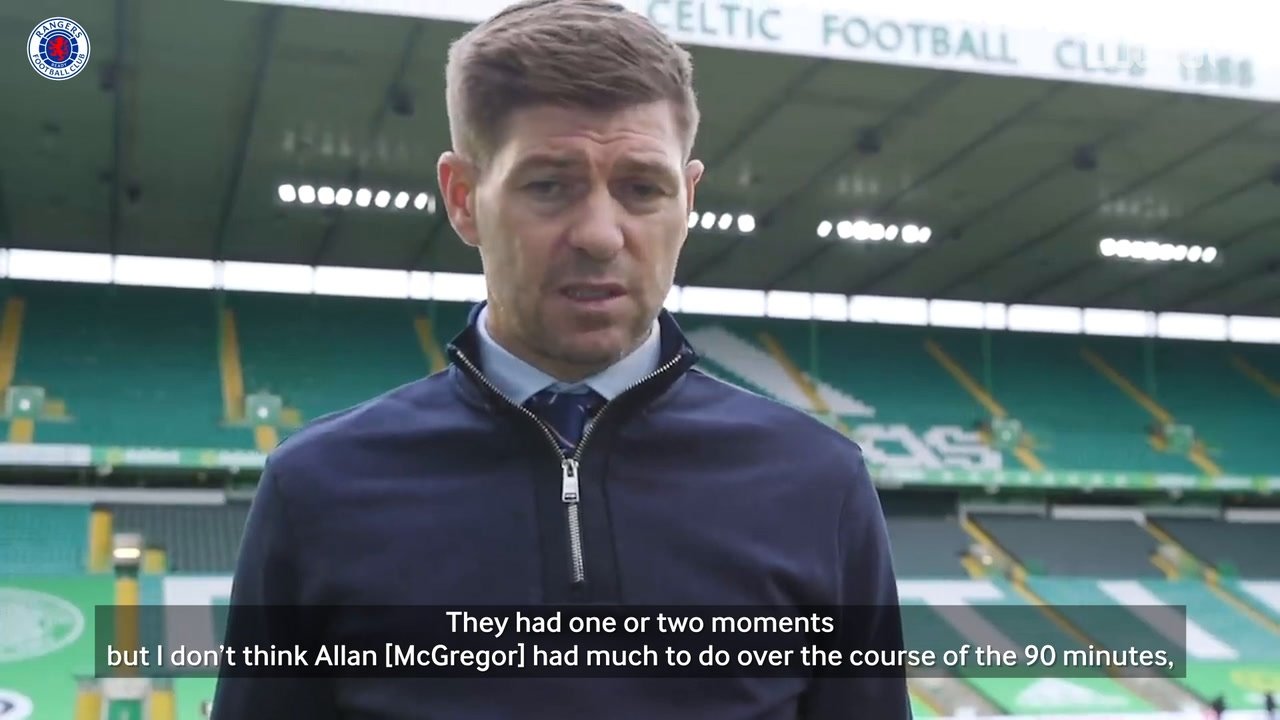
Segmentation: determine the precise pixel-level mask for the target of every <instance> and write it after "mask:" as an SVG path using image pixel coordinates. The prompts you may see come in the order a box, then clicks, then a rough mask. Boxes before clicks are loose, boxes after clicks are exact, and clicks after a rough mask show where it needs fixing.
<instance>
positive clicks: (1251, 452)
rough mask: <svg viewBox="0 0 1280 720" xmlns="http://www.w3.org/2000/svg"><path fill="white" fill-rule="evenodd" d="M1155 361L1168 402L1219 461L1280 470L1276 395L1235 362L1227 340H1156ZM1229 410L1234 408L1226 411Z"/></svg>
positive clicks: (1259, 471) (1230, 466)
mask: <svg viewBox="0 0 1280 720" xmlns="http://www.w3.org/2000/svg"><path fill="white" fill-rule="evenodd" d="M1152 353H1153V358H1152V360H1151V362H1152V363H1153V365H1154V369H1155V378H1156V382H1157V386H1156V388H1155V389H1156V390H1157V391H1158V393H1159V394H1158V397H1159V399H1160V401H1161V403H1162V404H1163V405H1165V406H1166V407H1169V408H1176V409H1177V415H1178V416H1179V417H1180V418H1181V419H1182V421H1183V422H1187V423H1189V424H1190V425H1191V426H1192V427H1193V428H1194V429H1195V432H1196V435H1197V436H1198V437H1203V442H1204V444H1205V445H1206V450H1207V452H1209V453H1211V454H1212V457H1213V461H1214V462H1215V463H1216V464H1217V465H1220V466H1221V467H1223V468H1224V469H1225V470H1227V471H1230V472H1231V473H1236V474H1248V475H1263V474H1270V473H1275V472H1276V465H1277V457H1276V453H1275V449H1274V445H1273V442H1274V436H1275V427H1276V425H1277V418H1280V406H1277V404H1276V398H1274V397H1272V396H1271V395H1270V394H1268V393H1267V392H1265V391H1264V392H1259V390H1260V389H1263V390H1265V386H1261V387H1260V386H1259V384H1258V383H1257V382H1256V381H1255V380H1251V379H1250V378H1248V377H1246V376H1245V375H1243V374H1241V373H1240V372H1239V371H1237V370H1236V369H1234V368H1232V366H1231V355H1230V354H1229V351H1228V348H1227V347H1225V346H1224V345H1223V343H1211V342H1191V341H1180V342H1178V343H1177V345H1176V346H1174V345H1173V344H1171V343H1170V342H1169V341H1155V344H1154V349H1153V350H1152ZM1224 408H1229V410H1228V411H1224Z"/></svg>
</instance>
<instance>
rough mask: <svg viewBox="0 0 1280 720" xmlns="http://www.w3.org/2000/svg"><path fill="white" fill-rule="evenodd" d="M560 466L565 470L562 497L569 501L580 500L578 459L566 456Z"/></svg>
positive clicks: (561, 489)
mask: <svg viewBox="0 0 1280 720" xmlns="http://www.w3.org/2000/svg"><path fill="white" fill-rule="evenodd" d="M560 467H561V469H562V470H563V471H564V473H563V475H562V477H563V483H562V484H561V486H560V498H561V499H562V500H564V501H565V502H567V503H574V502H578V461H577V460H574V459H573V458H566V459H565V460H564V462H563V463H561V464H560Z"/></svg>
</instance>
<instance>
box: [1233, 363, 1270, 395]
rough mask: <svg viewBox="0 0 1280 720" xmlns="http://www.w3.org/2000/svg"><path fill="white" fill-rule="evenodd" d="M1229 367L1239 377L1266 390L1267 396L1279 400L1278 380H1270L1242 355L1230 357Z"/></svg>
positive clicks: (1268, 376)
mask: <svg viewBox="0 0 1280 720" xmlns="http://www.w3.org/2000/svg"><path fill="white" fill-rule="evenodd" d="M1231 366H1232V367H1233V368H1235V369H1236V371H1237V372H1239V373H1240V374H1241V375H1244V376H1245V377H1246V378H1248V379H1249V380H1251V381H1253V382H1254V383H1256V384H1257V385H1259V386H1260V387H1261V388H1262V389H1263V390H1266V391H1267V393H1268V394H1270V395H1271V396H1273V397H1275V398H1276V399H1280V380H1276V379H1274V378H1272V377H1271V376H1270V375H1268V374H1267V373H1265V372H1263V371H1262V370H1261V369H1259V368H1258V367H1257V366H1256V365H1254V364H1253V363H1252V362H1250V361H1249V360H1248V359H1247V358H1245V357H1244V356H1242V355H1232V356H1231Z"/></svg>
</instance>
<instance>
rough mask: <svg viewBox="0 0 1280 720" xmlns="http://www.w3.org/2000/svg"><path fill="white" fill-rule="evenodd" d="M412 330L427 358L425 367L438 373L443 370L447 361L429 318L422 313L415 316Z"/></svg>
mask: <svg viewBox="0 0 1280 720" xmlns="http://www.w3.org/2000/svg"><path fill="white" fill-rule="evenodd" d="M413 330H414V332H416V333H417V334H418V344H419V345H421V346H422V354H423V355H425V356H426V358H427V367H428V369H429V370H430V372H432V373H438V372H440V371H441V370H444V369H445V367H446V366H447V365H448V364H449V361H448V358H446V357H445V354H444V350H443V349H442V348H441V346H440V342H439V340H438V339H437V338H436V334H435V329H434V328H433V327H432V324H431V319H430V318H428V317H425V316H423V315H419V316H417V317H415V318H414V319H413Z"/></svg>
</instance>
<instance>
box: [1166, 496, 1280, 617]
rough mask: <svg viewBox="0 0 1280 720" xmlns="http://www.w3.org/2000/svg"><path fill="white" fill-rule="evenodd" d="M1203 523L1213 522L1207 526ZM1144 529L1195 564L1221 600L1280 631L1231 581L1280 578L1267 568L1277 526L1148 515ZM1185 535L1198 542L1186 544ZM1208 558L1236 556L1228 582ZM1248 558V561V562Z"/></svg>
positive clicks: (1272, 550) (1271, 554)
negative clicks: (1241, 570)
mask: <svg viewBox="0 0 1280 720" xmlns="http://www.w3.org/2000/svg"><path fill="white" fill-rule="evenodd" d="M1202 523H1210V524H1211V525H1210V526H1206V525H1203V524H1202ZM1166 526H1168V527H1172V528H1175V530H1174V531H1175V532H1178V533H1179V535H1180V537H1175V536H1174V535H1172V534H1170V532H1169V531H1168V530H1167V529H1166ZM1143 528H1145V529H1146V530H1147V532H1149V533H1151V535H1152V537H1155V538H1156V539H1158V540H1160V541H1161V542H1163V543H1165V544H1166V545H1168V546H1169V547H1171V548H1173V549H1174V550H1175V551H1176V552H1177V553H1179V554H1180V555H1182V556H1183V557H1184V558H1186V559H1187V560H1189V561H1190V562H1191V563H1192V564H1193V565H1195V566H1196V567H1197V568H1198V570H1199V572H1200V578H1201V579H1202V580H1203V581H1204V586H1205V587H1206V588H1208V590H1209V591H1210V592H1212V593H1213V594H1214V595H1216V596H1217V597H1218V598H1219V599H1221V600H1222V601H1223V602H1225V603H1226V604H1227V605H1230V606H1231V607H1232V608H1233V609H1235V610H1236V611H1237V612H1240V613H1243V614H1244V615H1247V616H1248V617H1249V618H1250V619H1252V620H1253V621H1254V622H1256V623H1258V624H1259V625H1262V626H1264V627H1266V628H1268V629H1269V630H1271V631H1272V632H1274V633H1276V634H1280V621H1277V620H1276V619H1275V618H1273V617H1271V616H1270V613H1267V612H1266V611H1265V610H1261V609H1259V608H1258V607H1257V603H1256V602H1255V601H1254V599H1253V598H1252V597H1250V596H1249V595H1248V594H1247V593H1242V592H1241V588H1240V587H1239V585H1238V584H1237V583H1235V582H1231V581H1230V580H1233V579H1234V578H1236V577H1263V578H1266V577H1270V578H1275V577H1280V574H1277V573H1273V572H1272V573H1268V572H1267V570H1266V568H1268V567H1270V565H1271V564H1272V563H1274V562H1275V560H1274V557H1273V556H1274V554H1275V553H1274V548H1275V537H1276V534H1275V528H1274V527H1272V526H1271V525H1268V524H1262V523H1259V524H1256V525H1255V524H1252V523H1227V522H1214V521H1207V520H1191V519H1184V518H1168V519H1162V520H1160V522H1158V523H1157V522H1156V521H1155V520H1153V519H1151V518H1147V520H1146V522H1145V523H1144V524H1143ZM1211 530H1212V532H1211ZM1183 538H1188V539H1191V541H1192V542H1194V543H1195V545H1194V546H1189V545H1186V544H1184V543H1183V542H1182V539H1183ZM1255 544H1256V545H1255ZM1268 551H1270V556H1268ZM1217 553H1222V554H1221V555H1219V554H1217ZM1206 557H1214V558H1219V557H1227V558H1232V559H1233V562H1231V563H1230V570H1231V572H1230V573H1229V576H1230V577H1229V578H1228V581H1227V582H1224V579H1223V573H1222V571H1221V570H1220V569H1219V567H1218V566H1217V565H1215V564H1211V563H1208V562H1206V561H1205V559H1204V558H1206ZM1246 559H1247V560H1248V562H1245V560H1246ZM1241 564H1243V565H1244V572H1243V573H1240V566H1241Z"/></svg>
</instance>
